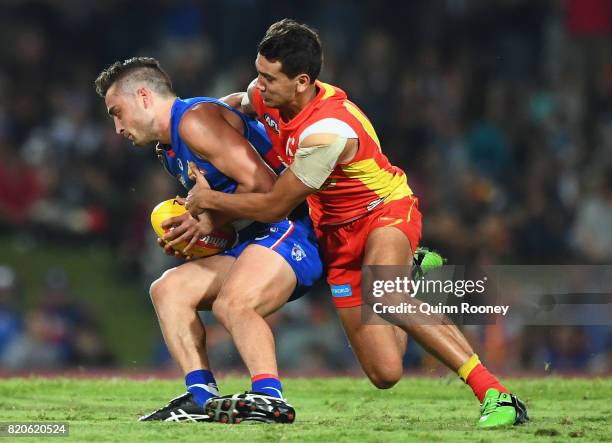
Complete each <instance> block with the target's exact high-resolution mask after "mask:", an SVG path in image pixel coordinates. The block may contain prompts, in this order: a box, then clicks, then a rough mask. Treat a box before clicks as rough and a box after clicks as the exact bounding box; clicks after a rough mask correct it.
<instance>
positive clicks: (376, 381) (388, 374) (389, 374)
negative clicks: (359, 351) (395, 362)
mask: <svg viewBox="0 0 612 443" xmlns="http://www.w3.org/2000/svg"><path fill="white" fill-rule="evenodd" d="M402 372H403V371H402V368H401V367H400V368H395V367H384V368H382V367H380V368H374V369H373V370H371V371H368V372H367V375H368V378H369V379H370V381H371V382H372V384H373V385H374V386H376V387H377V388H378V389H390V388H392V387H393V386H395V385H396V384H397V382H398V381H400V379H401V378H402Z"/></svg>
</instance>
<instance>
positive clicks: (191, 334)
mask: <svg viewBox="0 0 612 443" xmlns="http://www.w3.org/2000/svg"><path fill="white" fill-rule="evenodd" d="M95 85H96V91H97V92H98V94H99V95H100V96H101V97H103V98H104V100H105V103H106V107H107V110H108V113H109V115H110V116H111V117H112V119H113V121H114V124H115V129H116V132H117V134H118V135H122V136H124V137H126V138H128V139H129V140H131V141H132V143H133V144H134V145H137V146H144V145H148V144H150V143H155V142H157V143H158V148H157V151H158V154H159V155H160V157H161V158H162V160H163V163H164V166H165V167H166V169H167V170H168V171H169V172H170V173H171V174H172V175H173V176H175V177H176V178H178V180H179V181H180V182H181V183H182V184H183V185H184V186H185V188H186V189H190V188H191V187H192V186H193V184H194V181H193V180H194V177H193V175H192V174H191V173H190V167H191V168H197V169H198V170H199V171H201V172H204V173H206V178H207V180H208V182H209V184H210V186H211V187H212V188H213V189H216V190H218V191H222V192H230V193H233V192H266V191H268V190H270V189H271V188H272V186H273V184H274V181H275V178H276V174H275V172H276V173H280V172H281V170H282V168H283V166H282V165H281V164H280V162H278V159H276V157H275V156H274V154H273V153H272V150H271V143H270V141H269V139H268V137H267V135H266V133H265V130H264V129H263V127H262V126H261V124H260V123H258V122H257V121H256V120H253V119H252V118H250V117H247V116H246V115H245V114H243V113H241V112H239V111H237V110H236V109H234V108H232V107H230V106H229V105H227V104H225V103H224V102H223V101H220V100H217V99H212V98H208V97H196V98H191V99H181V98H178V97H177V96H176V94H175V93H174V91H173V89H172V85H171V82H170V79H169V77H168V75H167V74H166V73H165V72H164V70H163V69H162V68H161V67H160V65H159V62H158V61H157V60H155V59H153V58H148V57H138V58H131V59H129V60H126V61H123V62H116V63H114V64H112V65H111V66H110V67H108V68H107V69H105V70H104V71H102V72H101V73H100V75H99V76H98V78H97V79H96V82H95ZM264 159H266V160H267V162H266V161H264ZM230 221H233V220H231V219H229V218H228V217H226V216H224V214H218V213H216V214H214V216H211V214H207V213H204V214H202V216H200V217H199V218H198V219H197V220H196V219H194V218H193V217H192V216H190V215H189V214H188V213H187V214H185V215H183V216H180V217H174V218H172V219H170V220H169V221H167V222H166V224H165V225H164V228H170V227H173V229H172V230H171V231H170V232H169V233H168V234H167V235H166V237H165V238H164V240H165V244H162V246H164V247H165V249H166V251H167V252H169V251H171V250H172V248H171V246H172V245H174V244H176V243H178V242H182V241H187V242H189V243H190V244H193V243H194V241H195V240H197V239H198V238H199V237H200V236H202V235H205V234H208V233H209V232H211V231H212V229H214V228H215V227H219V226H222V225H224V224H226V223H228V222H230ZM235 226H236V228H237V230H238V243H237V245H236V246H235V247H233V248H232V249H229V250H227V251H225V252H223V253H220V254H218V255H215V256H212V257H207V258H202V259H197V260H190V261H186V262H185V263H184V264H181V265H180V266H177V267H175V268H173V269H170V270H167V271H166V272H164V274H163V275H162V276H161V277H160V278H159V279H157V280H156V281H155V282H153V284H152V285H151V290H150V295H151V299H152V302H153V305H154V307H155V311H156V313H157V316H158V319H159V324H160V327H161V330H162V333H163V336H164V340H165V342H166V344H167V346H168V349H169V350H170V353H171V354H172V356H173V358H174V359H175V361H176V362H177V363H178V365H179V367H180V368H181V370H182V371H183V373H184V374H185V384H186V386H187V393H185V394H184V395H181V396H179V397H177V398H176V399H174V400H172V401H171V402H170V403H169V404H168V405H167V406H164V407H162V408H161V409H159V410H157V411H155V412H153V413H151V414H148V415H146V416H143V417H141V420H144V421H149V420H166V421H213V420H214V421H221V422H239V421H241V420H259V421H267V422H281V423H290V422H292V421H293V420H294V418H295V411H294V409H293V408H292V407H291V406H290V405H289V404H288V403H287V402H286V401H285V400H284V399H283V395H282V385H281V382H280V380H279V377H278V369H277V364H276V356H275V345H274V338H273V335H272V332H271V330H270V327H269V326H268V324H267V323H266V321H265V320H264V317H266V316H267V315H269V314H271V313H273V312H275V311H276V310H278V309H279V308H280V307H281V306H283V305H284V304H285V303H286V302H287V301H290V300H294V299H296V298H298V297H300V296H301V295H303V294H304V293H305V292H306V291H307V290H308V289H309V288H310V287H311V286H312V285H313V284H314V283H315V282H316V281H317V280H318V279H319V278H320V277H321V275H322V265H321V260H320V258H319V253H318V249H317V244H316V237H315V234H314V231H313V228H312V223H311V221H310V218H309V217H308V211H307V208H306V207H301V208H299V210H298V211H297V212H294V213H292V214H291V215H290V216H289V217H288V218H287V219H284V220H282V221H280V222H278V223H258V222H249V221H235ZM185 253H186V254H189V251H188V250H185ZM198 310H212V311H213V313H214V314H215V316H216V318H217V319H218V320H219V321H220V322H221V323H222V324H223V325H224V326H225V328H226V329H227V330H228V331H229V332H230V334H231V335H232V338H233V340H234V342H235V344H236V347H237V349H238V351H239V352H240V355H241V357H242V359H243V360H244V363H245V364H246V366H247V368H248V370H249V372H250V374H251V377H252V386H251V391H250V392H248V393H245V394H241V395H235V396H228V397H223V398H220V399H219V401H217V402H216V403H215V402H214V401H212V402H211V401H209V400H210V399H211V398H214V397H217V396H218V388H217V385H216V381H215V378H214V376H213V373H212V370H211V366H210V362H209V361H208V357H207V353H206V333H205V328H204V325H203V324H202V322H201V319H200V317H199V316H198V314H197V311H198ZM207 401H208V409H207V410H208V413H206V412H205V411H204V409H203V406H204V404H205V403H206V402H207ZM211 403H212V405H213V406H214V407H212V408H211V407H210V406H211Z"/></svg>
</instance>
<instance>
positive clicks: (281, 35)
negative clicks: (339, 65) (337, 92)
mask: <svg viewBox="0 0 612 443" xmlns="http://www.w3.org/2000/svg"><path fill="white" fill-rule="evenodd" d="M257 51H258V52H259V53H260V54H261V55H263V56H264V57H265V58H267V59H268V60H270V61H272V62H276V61H279V62H280V63H281V65H282V68H281V71H282V72H284V73H285V74H286V75H287V77H289V78H294V77H296V76H297V75H299V74H308V76H309V77H310V82H311V83H312V82H314V81H315V80H316V78H317V77H318V76H319V73H320V72H321V66H322V65H323V50H322V48H321V40H319V35H318V34H317V32H316V31H315V30H314V29H312V28H310V27H309V26H306V25H304V24H301V23H298V22H296V21H295V20H291V19H288V18H285V19H283V20H281V21H279V22H276V23H274V24H273V25H272V26H270V27H269V28H268V30H267V31H266V35H264V38H263V39H262V40H261V42H260V43H259V46H258V47H257Z"/></svg>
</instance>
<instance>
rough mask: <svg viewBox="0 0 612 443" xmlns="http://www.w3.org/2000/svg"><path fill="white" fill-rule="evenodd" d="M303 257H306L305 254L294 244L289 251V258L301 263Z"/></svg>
mask: <svg viewBox="0 0 612 443" xmlns="http://www.w3.org/2000/svg"><path fill="white" fill-rule="evenodd" d="M304 257H306V253H305V252H304V250H303V249H302V247H301V246H300V245H298V244H297V243H294V244H293V248H292V249H291V258H292V259H294V260H295V261H301V260H302V259H303V258H304Z"/></svg>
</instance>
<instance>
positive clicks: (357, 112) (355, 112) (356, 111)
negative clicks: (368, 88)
mask: <svg viewBox="0 0 612 443" xmlns="http://www.w3.org/2000/svg"><path fill="white" fill-rule="evenodd" d="M344 107H345V108H346V110H347V111H348V112H350V113H351V114H352V115H353V117H355V118H356V119H357V120H359V123H361V125H362V126H363V129H365V131H366V132H367V133H368V135H369V136H370V137H371V138H372V140H374V143H376V146H378V149H379V150H380V140H378V136H377V135H376V131H375V130H374V126H372V123H370V120H368V118H367V117H366V116H365V115H363V113H362V112H361V111H360V110H359V109H357V107H356V106H355V105H353V104H352V103H351V102H349V101H348V100H345V101H344Z"/></svg>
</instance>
